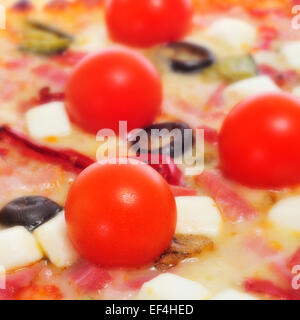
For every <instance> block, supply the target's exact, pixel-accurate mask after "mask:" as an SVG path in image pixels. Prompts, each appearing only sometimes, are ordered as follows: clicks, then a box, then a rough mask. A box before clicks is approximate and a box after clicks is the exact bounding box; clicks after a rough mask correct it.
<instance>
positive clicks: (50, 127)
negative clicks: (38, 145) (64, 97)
mask: <svg viewBox="0 0 300 320" xmlns="http://www.w3.org/2000/svg"><path fill="white" fill-rule="evenodd" d="M25 119H26V124H27V128H28V131H29V134H30V136H31V137H33V138H38V139H43V138H48V137H60V136H67V135H69V134H70V133H71V125H70V121H69V118H68V115H67V112H66V110H65V106H64V103H62V102H59V101H57V102H50V103H47V104H44V105H40V106H38V107H35V108H33V109H30V110H29V111H27V113H26V115H25Z"/></svg>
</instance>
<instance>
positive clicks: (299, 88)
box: [292, 86, 300, 98]
mask: <svg viewBox="0 0 300 320" xmlns="http://www.w3.org/2000/svg"><path fill="white" fill-rule="evenodd" d="M292 94H293V95H294V96H296V97H297V98H300V86H297V87H295V88H294V89H293V91H292Z"/></svg>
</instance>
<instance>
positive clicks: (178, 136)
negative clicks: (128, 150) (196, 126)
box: [129, 122, 194, 158]
mask: <svg viewBox="0 0 300 320" xmlns="http://www.w3.org/2000/svg"><path fill="white" fill-rule="evenodd" d="M174 129H176V130H174ZM143 130H144V131H146V133H147V135H148V141H147V142H148V145H143V141H142V139H140V136H139V132H138V133H137V134H135V135H134V136H131V137H130V138H129V140H130V142H131V144H132V145H133V144H134V145H135V147H136V148H137V151H138V153H140V154H143V153H154V154H165V155H169V156H170V157H172V158H175V157H176V156H177V153H180V154H181V155H183V154H184V152H187V151H189V150H190V149H191V148H192V146H193V140H194V139H193V131H192V129H191V128H190V127H189V126H188V125H187V124H185V123H182V122H163V123H158V124H153V125H151V126H149V127H146V128H144V129H143ZM162 130H164V131H166V130H167V131H168V132H167V134H168V135H169V134H170V136H169V137H167V136H166V137H164V132H163V131H162ZM173 130H174V131H173ZM173 133H174V135H173ZM164 138H166V140H167V144H166V145H164V143H163V141H161V140H164ZM157 139H158V141H156V142H157V144H158V145H157V144H156V145H155V146H156V149H154V150H153V142H154V141H155V140H157ZM160 142H162V143H160ZM157 147H158V148H157ZM175 153H176V154H175Z"/></svg>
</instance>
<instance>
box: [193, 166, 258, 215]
mask: <svg viewBox="0 0 300 320" xmlns="http://www.w3.org/2000/svg"><path fill="white" fill-rule="evenodd" d="M196 183H197V184H198V185H199V186H200V187H201V188H202V189H203V190H204V191H205V192H206V193H207V194H208V195H209V196H210V197H212V198H213V199H214V200H215V201H216V203H217V204H218V205H219V206H220V208H221V209H222V213H223V215H224V217H226V218H227V219H229V220H231V221H242V220H247V219H251V218H253V217H254V216H255V215H256V211H255V209H254V208H253V207H252V206H251V205H250V204H249V203H248V202H247V201H246V200H244V199H243V198H242V197H240V196H239V194H238V193H237V192H236V191H235V190H234V189H233V187H232V186H231V184H230V183H229V182H228V181H226V180H225V179H224V177H223V176H222V174H221V172H220V171H218V170H208V171H207V170H206V171H204V172H203V173H202V174H201V175H199V176H198V177H197V178H196Z"/></svg>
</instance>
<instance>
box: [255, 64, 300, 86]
mask: <svg viewBox="0 0 300 320" xmlns="http://www.w3.org/2000/svg"><path fill="white" fill-rule="evenodd" d="M259 71H260V73H262V74H265V75H267V76H269V77H270V78H272V79H273V80H274V82H275V83H277V85H279V86H280V87H288V88H290V87H293V86H294V85H295V84H296V83H297V82H298V81H299V75H298V73H297V72H296V71H294V70H276V69H275V68H273V67H271V66H268V65H264V64H262V65H260V66H259Z"/></svg>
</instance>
